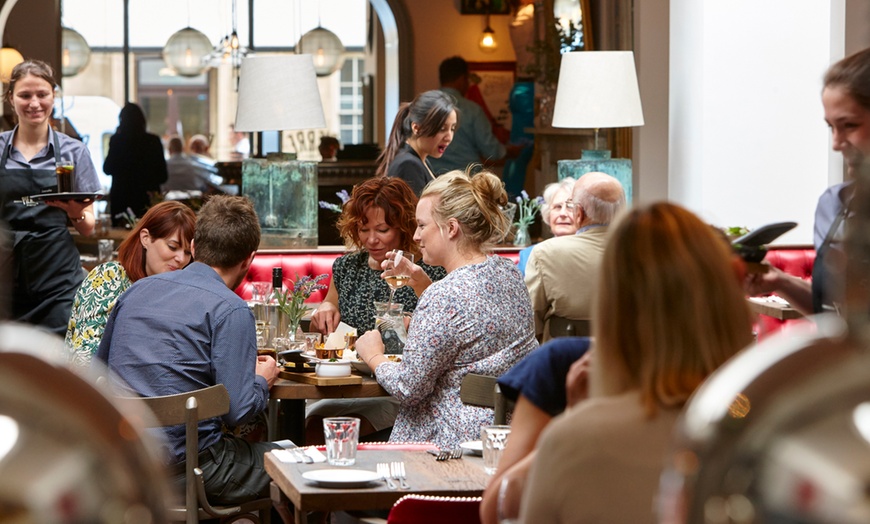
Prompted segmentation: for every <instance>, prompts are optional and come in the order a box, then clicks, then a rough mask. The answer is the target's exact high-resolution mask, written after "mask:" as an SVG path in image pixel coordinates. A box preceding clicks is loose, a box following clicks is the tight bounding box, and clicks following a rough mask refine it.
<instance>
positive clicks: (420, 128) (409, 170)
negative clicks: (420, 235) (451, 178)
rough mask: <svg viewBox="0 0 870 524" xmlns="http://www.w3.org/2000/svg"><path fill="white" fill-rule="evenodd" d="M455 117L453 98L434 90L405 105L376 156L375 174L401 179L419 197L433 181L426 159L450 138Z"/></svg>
mask: <svg viewBox="0 0 870 524" xmlns="http://www.w3.org/2000/svg"><path fill="white" fill-rule="evenodd" d="M457 118H458V111H457V110H456V100H454V99H453V97H452V96H450V95H448V94H447V93H445V92H443V91H440V90H437V89H436V90H432V91H426V92H425V93H421V94H419V95H418V96H417V98H415V99H414V100H413V101H412V102H411V103H410V104H404V105H403V106H402V107H401V108H400V109H399V112H398V113H397V114H396V119H395V120H394V121H393V128H392V130H391V131H390V136H389V137H388V138H387V144H386V146H385V147H384V150H383V151H382V152H381V155H380V156H379V157H378V169H377V171H376V175H378V176H388V177H397V178H401V179H402V180H404V181H405V182H407V183H408V185H409V186H411V190H412V191H414V194H415V195H417V196H420V193H422V191H423V188H424V187H426V184H428V183H429V182H431V181H432V180H435V175H434V174H433V173H432V168H430V167H429V164H428V163H427V162H426V159H427V158H429V157H430V156H431V157H433V158H441V155H443V154H444V151H445V150H446V149H447V146H449V145H450V142H452V141H453V132H454V131H455V130H456V123H457Z"/></svg>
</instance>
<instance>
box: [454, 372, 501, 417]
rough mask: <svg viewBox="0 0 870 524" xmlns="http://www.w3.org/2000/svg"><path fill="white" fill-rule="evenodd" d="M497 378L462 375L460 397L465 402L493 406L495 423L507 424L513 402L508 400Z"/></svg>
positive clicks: (474, 374) (470, 374)
mask: <svg viewBox="0 0 870 524" xmlns="http://www.w3.org/2000/svg"><path fill="white" fill-rule="evenodd" d="M496 380H497V377H490V376H487V375H478V374H477V373H469V374H467V375H465V376H464V377H462V384H460V386H459V398H460V399H461V400H462V402H463V404H471V405H472V406H483V407H487V408H493V409H494V410H495V423H496V424H499V425H503V424H507V414H508V411H509V410H512V409H513V402H508V400H507V399H506V398H505V397H504V395H503V394H502V392H501V389H500V388H499V387H498V383H497V382H496ZM508 404H510V405H508Z"/></svg>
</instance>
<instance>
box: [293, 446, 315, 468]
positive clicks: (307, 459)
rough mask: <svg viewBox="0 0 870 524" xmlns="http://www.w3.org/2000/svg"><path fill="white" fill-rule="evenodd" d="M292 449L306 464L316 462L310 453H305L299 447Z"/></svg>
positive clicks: (299, 459) (298, 458)
mask: <svg viewBox="0 0 870 524" xmlns="http://www.w3.org/2000/svg"><path fill="white" fill-rule="evenodd" d="M291 451H292V452H293V454H294V455H296V459H297V460H298V461H299V462H304V463H305V464H314V459H313V458H311V457H309V456H308V453H305V451H304V450H302V449H299V448H292V449H291Z"/></svg>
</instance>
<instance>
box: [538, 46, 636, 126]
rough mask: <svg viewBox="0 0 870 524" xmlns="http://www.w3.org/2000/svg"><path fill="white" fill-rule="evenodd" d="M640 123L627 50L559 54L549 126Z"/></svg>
mask: <svg viewBox="0 0 870 524" xmlns="http://www.w3.org/2000/svg"><path fill="white" fill-rule="evenodd" d="M642 125H643V110H642V109H641V105H640V92H639V91H638V88H637V73H636V72H635V69H634V53H632V52H631V51H576V52H573V53H566V54H564V55H562V68H561V69H560V70H559V83H558V84H557V86H556V104H555V106H554V108H553V127H570V128H576V129H598V128H606V127H630V126H642Z"/></svg>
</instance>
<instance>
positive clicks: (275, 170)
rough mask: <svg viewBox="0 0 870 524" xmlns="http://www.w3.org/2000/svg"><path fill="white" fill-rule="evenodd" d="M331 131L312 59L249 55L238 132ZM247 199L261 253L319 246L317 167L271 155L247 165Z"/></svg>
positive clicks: (244, 173) (242, 77)
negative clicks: (256, 222) (254, 212)
mask: <svg viewBox="0 0 870 524" xmlns="http://www.w3.org/2000/svg"><path fill="white" fill-rule="evenodd" d="M324 127H326V119H325V118H324V116H323V105H322V104H321V101H320V91H319V90H318V88H317V76H316V74H315V72H314V61H313V60H312V58H311V55H273V56H249V57H246V58H245V59H244V60H242V66H241V69H240V71H239V104H238V111H237V113H236V124H235V129H236V131H242V132H251V131H289V130H294V129H322V128H324ZM242 194H243V195H245V196H247V197H248V198H250V199H251V201H253V203H254V208H255V209H256V210H257V214H258V215H259V216H260V227H261V228H262V235H261V241H260V247H261V248H285V247H316V246H317V213H318V206H317V163H316V162H307V161H299V160H296V159H295V156H292V155H282V154H280V153H279V154H269V155H268V156H267V157H266V158H250V159H245V160H244V161H243V162H242Z"/></svg>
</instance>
